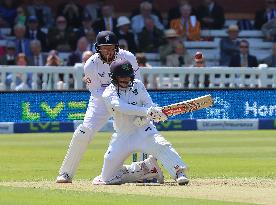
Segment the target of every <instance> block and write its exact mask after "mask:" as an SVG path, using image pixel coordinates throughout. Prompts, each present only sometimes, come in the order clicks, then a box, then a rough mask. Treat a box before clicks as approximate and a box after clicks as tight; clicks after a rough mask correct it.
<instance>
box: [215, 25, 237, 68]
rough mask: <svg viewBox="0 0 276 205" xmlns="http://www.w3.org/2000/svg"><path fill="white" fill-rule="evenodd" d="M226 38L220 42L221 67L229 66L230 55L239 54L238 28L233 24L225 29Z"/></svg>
mask: <svg viewBox="0 0 276 205" xmlns="http://www.w3.org/2000/svg"><path fill="white" fill-rule="evenodd" d="M227 34H228V36H227V37H225V38H223V39H221V40H220V60H219V64H220V65H221V66H229V63H230V59H231V57H232V55H236V54H239V53H240V50H239V47H240V41H239V40H238V39H237V38H238V35H239V27H238V26H237V25H235V24H233V25H229V27H228V29H227Z"/></svg>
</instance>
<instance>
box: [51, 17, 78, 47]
mask: <svg viewBox="0 0 276 205" xmlns="http://www.w3.org/2000/svg"><path fill="white" fill-rule="evenodd" d="M48 42H49V48H50V49H55V50H58V51H61V52H70V51H72V50H74V49H75V45H76V36H75V32H74V31H73V30H72V29H71V28H68V27H67V21H66V19H65V17H64V16H58V17H57V18H56V27H53V28H50V29H49V32H48Z"/></svg>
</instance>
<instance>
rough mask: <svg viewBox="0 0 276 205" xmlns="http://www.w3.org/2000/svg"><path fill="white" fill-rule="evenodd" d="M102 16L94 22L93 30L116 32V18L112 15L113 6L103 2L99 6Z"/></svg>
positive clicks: (97, 31)
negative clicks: (100, 6)
mask: <svg viewBox="0 0 276 205" xmlns="http://www.w3.org/2000/svg"><path fill="white" fill-rule="evenodd" d="M101 12H102V17H101V18H100V19H99V20H97V21H96V22H95V29H96V30H95V31H96V33H99V32H100V31H104V30H107V31H113V32H114V33H116V32H117V27H116V25H117V19H116V18H115V17H113V6H112V5H109V4H105V5H103V6H102V8H101Z"/></svg>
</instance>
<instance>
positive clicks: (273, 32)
mask: <svg viewBox="0 0 276 205" xmlns="http://www.w3.org/2000/svg"><path fill="white" fill-rule="evenodd" d="M262 32H263V34H264V37H265V38H266V40H268V41H276V16H275V18H273V19H271V20H269V21H268V22H266V23H265V24H264V25H263V26H262Z"/></svg>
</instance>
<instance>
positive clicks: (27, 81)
mask: <svg viewBox="0 0 276 205" xmlns="http://www.w3.org/2000/svg"><path fill="white" fill-rule="evenodd" d="M16 65H18V66H27V65H28V59H27V56H26V55H25V54H24V53H19V54H18V55H17V56H16ZM12 79H13V74H12V73H10V74H8V76H7V78H6V84H7V88H8V89H11V86H12ZM31 88H32V73H27V76H26V78H24V74H23V73H16V78H15V90H29V89H31Z"/></svg>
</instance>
